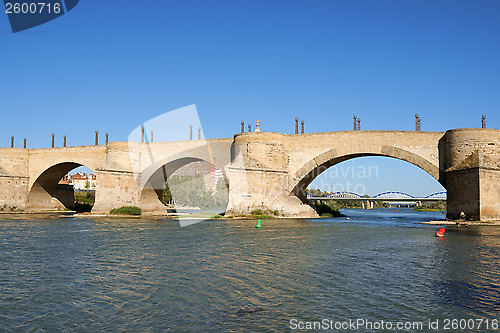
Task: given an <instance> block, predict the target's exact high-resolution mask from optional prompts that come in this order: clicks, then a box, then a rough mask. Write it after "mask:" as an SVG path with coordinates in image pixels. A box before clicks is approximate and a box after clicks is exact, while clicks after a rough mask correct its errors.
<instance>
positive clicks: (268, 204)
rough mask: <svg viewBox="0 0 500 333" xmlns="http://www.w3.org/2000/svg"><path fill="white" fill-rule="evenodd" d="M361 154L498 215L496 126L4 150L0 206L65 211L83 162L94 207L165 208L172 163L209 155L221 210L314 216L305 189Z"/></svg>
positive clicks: (453, 203)
mask: <svg viewBox="0 0 500 333" xmlns="http://www.w3.org/2000/svg"><path fill="white" fill-rule="evenodd" d="M361 156H388V157H393V158H397V159H400V160H404V161H407V162H409V163H412V164H414V165H416V166H418V167H420V168H421V169H423V170H425V171H426V172H428V173H429V174H430V175H431V176H433V177H434V178H435V179H436V180H437V181H439V182H440V183H441V184H442V185H443V186H444V187H445V188H446V189H447V200H448V216H449V217H451V218H457V217H458V215H459V213H460V212H461V211H464V212H465V213H466V214H467V215H468V216H470V217H473V218H475V219H482V220H498V219H500V130H496V129H484V128H483V129H454V130H449V131H447V132H445V133H444V132H413V131H346V132H326V133H309V134H295V135H286V134H281V133H271V132H252V133H242V134H237V135H235V136H234V138H228V139H212V140H189V141H175V142H157V143H137V142H110V143H108V144H107V145H105V146H97V145H96V146H84V147H65V148H48V149H17V148H3V149H0V185H1V187H0V206H1V205H7V206H11V207H12V206H16V207H17V208H20V209H25V210H35V211H38V210H51V209H64V208H65V207H69V206H70V205H71V202H70V201H71V200H69V199H68V198H69V197H68V196H67V195H66V194H67V192H68V191H69V190H70V189H65V188H64V186H62V185H58V181H59V180H60V179H61V178H62V177H63V176H64V175H65V174H66V173H68V172H69V171H70V170H72V169H74V168H75V167H77V166H81V165H84V166H86V167H88V168H89V169H91V170H92V171H94V172H95V173H96V175H97V188H96V201H95V204H94V208H93V212H95V213H103V212H105V213H107V212H109V210H111V209H112V208H118V207H121V206H139V207H141V208H142V209H143V211H144V212H149V213H162V212H165V207H164V206H163V205H162V204H161V202H160V199H159V198H161V191H162V190H163V185H164V183H165V180H166V178H167V177H168V176H169V175H171V174H172V173H173V172H174V171H175V170H177V169H178V168H180V167H182V166H184V165H186V164H188V163H190V162H193V161H199V160H203V161H207V162H210V163H212V164H214V165H215V166H216V167H218V168H220V169H221V170H223V172H224V173H225V175H226V177H227V179H228V181H229V204H228V207H227V211H226V213H227V215H237V214H248V213H249V212H250V211H252V210H254V209H257V208H261V209H264V210H272V211H279V212H280V213H281V214H283V215H284V216H301V217H314V216H316V214H315V212H314V211H313V210H312V209H311V208H310V207H309V206H308V205H307V204H305V203H304V202H305V199H306V195H305V189H306V188H307V186H308V185H309V184H310V183H311V182H312V181H313V180H314V178H315V177H316V176H318V175H319V174H320V173H321V172H323V171H324V170H326V169H327V168H329V167H330V166H333V165H335V164H337V163H340V162H342V161H346V160H349V159H351V158H356V157H361Z"/></svg>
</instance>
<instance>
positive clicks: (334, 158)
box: [287, 146, 444, 201]
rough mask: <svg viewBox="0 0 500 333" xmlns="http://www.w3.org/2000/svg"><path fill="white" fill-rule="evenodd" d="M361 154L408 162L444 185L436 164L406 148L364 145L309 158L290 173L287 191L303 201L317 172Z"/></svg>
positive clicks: (333, 150)
mask: <svg viewBox="0 0 500 333" xmlns="http://www.w3.org/2000/svg"><path fill="white" fill-rule="evenodd" d="M363 156H385V157H392V158H396V159H399V160H403V161H406V162H409V163H411V164H413V165H415V166H417V167H419V168H421V169H422V170H424V171H425V172H427V173H428V174H430V175H431V176H432V177H434V178H435V179H436V180H438V181H439V182H440V183H441V184H442V185H443V186H444V184H443V181H442V180H441V179H440V172H439V166H438V165H436V164H434V163H432V162H430V161H429V160H427V159H425V158H423V157H421V156H419V155H418V154H416V153H413V152H410V151H408V150H405V149H401V148H398V147H394V146H382V147H364V148H363V149H360V150H359V151H349V150H347V149H342V148H340V149H330V150H328V151H326V152H324V153H321V154H319V155H317V156H316V157H314V158H312V159H310V160H309V161H308V162H307V163H305V164H304V165H303V166H302V167H300V168H299V169H298V170H297V171H296V172H294V173H293V174H292V175H291V179H290V181H289V186H288V189H287V191H288V193H289V194H292V195H296V196H298V197H299V198H300V199H301V200H302V201H304V200H305V196H306V193H305V189H306V188H307V186H308V185H309V184H310V183H311V182H312V181H313V180H314V179H315V178H316V177H317V176H318V175H319V174H321V173H322V172H323V171H325V170H326V169H328V168H329V167H331V166H333V165H335V164H338V163H340V162H344V161H347V160H350V159H352V158H356V157H363Z"/></svg>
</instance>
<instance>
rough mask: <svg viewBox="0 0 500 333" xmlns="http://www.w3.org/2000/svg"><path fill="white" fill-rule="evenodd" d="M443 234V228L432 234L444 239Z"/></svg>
mask: <svg viewBox="0 0 500 333" xmlns="http://www.w3.org/2000/svg"><path fill="white" fill-rule="evenodd" d="M444 232H445V229H444V228H441V229H439V230H438V231H436V233H435V234H434V235H435V236H436V237H444Z"/></svg>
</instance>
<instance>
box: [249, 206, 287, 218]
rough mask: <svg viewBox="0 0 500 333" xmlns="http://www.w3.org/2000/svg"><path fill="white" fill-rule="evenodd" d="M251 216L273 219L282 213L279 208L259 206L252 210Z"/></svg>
mask: <svg viewBox="0 0 500 333" xmlns="http://www.w3.org/2000/svg"><path fill="white" fill-rule="evenodd" d="M250 214H251V217H253V218H258V219H273V218H275V217H277V216H280V215H281V213H280V212H279V211H278V210H268V209H261V208H257V209H254V210H252V211H251V212H250Z"/></svg>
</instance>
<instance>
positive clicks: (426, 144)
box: [228, 131, 444, 216]
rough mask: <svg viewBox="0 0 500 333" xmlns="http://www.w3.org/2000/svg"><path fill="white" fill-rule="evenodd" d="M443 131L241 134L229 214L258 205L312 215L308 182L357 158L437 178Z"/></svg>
mask: <svg viewBox="0 0 500 333" xmlns="http://www.w3.org/2000/svg"><path fill="white" fill-rule="evenodd" d="M443 134H444V133H434V132H402V131H349V132H331V133H330V132H329V133H311V134H300V135H285V134H280V133H264V132H261V133H244V134H237V135H236V136H235V138H234V144H233V149H232V164H231V166H230V169H231V172H230V175H231V176H230V179H229V180H230V200H229V209H228V214H235V215H236V214H248V213H249V212H251V211H252V210H253V209H257V208H261V209H264V210H270V211H279V212H281V213H282V214H283V215H285V216H315V213H314V212H313V211H312V209H311V208H310V207H309V206H308V205H304V204H302V202H301V201H300V200H299V198H301V199H303V201H304V199H305V195H306V194H305V189H306V187H307V185H309V183H310V182H311V181H312V180H313V179H314V178H315V177H316V176H318V175H319V174H320V173H321V172H323V171H324V170H326V169H327V168H328V167H330V166H332V165H334V164H337V163H339V162H342V161H345V160H347V159H350V158H354V157H360V156H389V157H394V158H398V159H402V160H405V161H408V162H410V163H413V164H415V165H417V166H419V167H421V168H422V169H424V170H425V171H427V172H429V173H430V174H431V175H432V176H433V177H435V178H436V179H438V180H441V179H440V174H441V173H440V171H439V150H438V143H439V140H440V139H441V137H442V136H443Z"/></svg>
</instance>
